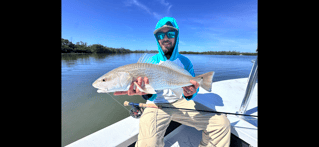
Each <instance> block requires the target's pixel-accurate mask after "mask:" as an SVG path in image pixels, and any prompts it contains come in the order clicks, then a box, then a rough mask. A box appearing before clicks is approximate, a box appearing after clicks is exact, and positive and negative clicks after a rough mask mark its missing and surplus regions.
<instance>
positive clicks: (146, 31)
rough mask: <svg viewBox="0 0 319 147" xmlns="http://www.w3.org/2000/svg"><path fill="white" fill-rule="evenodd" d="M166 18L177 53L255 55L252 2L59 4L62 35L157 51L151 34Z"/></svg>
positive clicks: (94, 0) (91, 0)
mask: <svg viewBox="0 0 319 147" xmlns="http://www.w3.org/2000/svg"><path fill="white" fill-rule="evenodd" d="M165 16H169V17H174V18H175V19H176V22H177V24H178V26H179V29H180V36H179V39H180V40H179V51H197V52H203V51H235V50H236V51H240V52H255V51H256V48H257V0H240V1H239V0H196V1H194V0H183V1H180V0H179V1H177V0H103V1H102V0H62V14H61V17H62V18H61V19H62V20H61V23H62V28H61V29H62V30H61V31H62V32H61V35H62V36H61V37H62V38H64V39H68V40H71V39H72V41H73V42H74V43H75V42H79V41H83V42H87V44H88V45H92V44H97V43H99V44H102V45H104V46H108V47H115V48H120V47H124V48H126V49H130V50H146V49H147V50H157V44H156V39H155V37H154V35H153V31H154V30H155V26H156V23H157V22H158V21H159V19H161V18H162V17H165Z"/></svg>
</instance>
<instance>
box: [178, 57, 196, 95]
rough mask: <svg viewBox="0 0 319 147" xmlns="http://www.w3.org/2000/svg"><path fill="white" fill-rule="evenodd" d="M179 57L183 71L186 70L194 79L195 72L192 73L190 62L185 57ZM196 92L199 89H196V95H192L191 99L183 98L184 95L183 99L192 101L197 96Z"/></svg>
mask: <svg viewBox="0 0 319 147" xmlns="http://www.w3.org/2000/svg"><path fill="white" fill-rule="evenodd" d="M180 56H181V57H180V60H181V62H182V63H183V65H184V69H185V70H187V71H188V72H189V73H190V74H191V75H192V76H193V77H195V72H194V68H193V64H192V62H191V61H190V60H189V59H188V58H186V57H185V56H182V55H180ZM198 91H199V87H198V88H197V90H196V93H194V94H193V96H192V97H189V98H186V97H185V96H184V94H183V97H184V98H185V99H186V100H188V101H189V100H192V99H193V98H194V97H195V96H196V95H197V93H198Z"/></svg>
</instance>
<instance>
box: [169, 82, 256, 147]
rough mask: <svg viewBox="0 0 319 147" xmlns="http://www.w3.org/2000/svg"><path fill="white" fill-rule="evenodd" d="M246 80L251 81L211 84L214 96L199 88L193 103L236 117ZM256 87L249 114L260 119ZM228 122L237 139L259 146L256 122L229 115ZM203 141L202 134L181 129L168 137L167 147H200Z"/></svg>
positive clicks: (248, 108)
mask: <svg viewBox="0 0 319 147" xmlns="http://www.w3.org/2000/svg"><path fill="white" fill-rule="evenodd" d="M247 80H248V78H241V79H233V80H225V81H219V82H214V83H213V84H212V92H207V91H205V90H203V89H201V88H200V90H199V93H198V94H197V96H196V97H195V98H194V99H193V100H194V101H196V102H199V103H201V104H203V105H205V106H206V107H209V108H211V109H214V110H216V111H222V112H231V113H236V111H238V110H239V108H240V106H241V103H242V100H243V98H244V95H245V90H246V86H247V82H248V81H247ZM257 87H258V83H256V87H255V88H254V91H253V93H252V97H251V100H250V102H249V104H248V107H247V111H246V114H250V115H258V106H257ZM227 118H228V119H229V121H230V124H231V126H232V127H231V132H232V134H234V135H236V136H237V137H239V138H240V139H242V140H244V141H245V142H247V143H248V144H250V145H251V146H253V147H256V146H257V139H258V137H257V130H258V128H257V127H258V123H257V120H258V119H257V118H255V117H245V119H246V120H243V119H241V118H240V117H239V116H235V115H227ZM247 121H248V122H250V123H248V122H247ZM201 138H202V133H201V131H197V130H196V129H195V128H192V127H188V126H185V125H181V126H179V127H178V128H177V129H175V130H174V131H173V132H171V133H170V134H168V135H167V136H166V137H165V139H164V141H165V147H179V146H181V147H184V146H198V144H199V143H200V141H201Z"/></svg>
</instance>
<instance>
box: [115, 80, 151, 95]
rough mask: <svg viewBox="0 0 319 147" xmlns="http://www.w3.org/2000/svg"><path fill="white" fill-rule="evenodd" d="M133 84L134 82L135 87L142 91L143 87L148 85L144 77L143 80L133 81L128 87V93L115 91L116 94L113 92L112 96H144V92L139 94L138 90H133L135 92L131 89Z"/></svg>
mask: <svg viewBox="0 0 319 147" xmlns="http://www.w3.org/2000/svg"><path fill="white" fill-rule="evenodd" d="M134 82H136V83H137V85H139V86H140V87H141V88H142V89H144V87H145V86H144V85H145V84H149V83H150V82H149V80H148V78H147V77H144V78H142V77H138V78H137V79H136V80H135V81H133V82H132V83H131V86H130V88H129V90H128V91H116V92H114V94H113V95H115V96H116V95H125V94H127V95H129V96H132V95H145V94H147V93H145V92H141V91H140V90H139V89H138V88H135V90H134V89H133V88H134ZM142 82H144V84H143V86H142Z"/></svg>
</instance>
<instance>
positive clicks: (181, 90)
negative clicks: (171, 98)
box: [171, 88, 183, 98]
mask: <svg viewBox="0 0 319 147" xmlns="http://www.w3.org/2000/svg"><path fill="white" fill-rule="evenodd" d="M171 90H172V91H173V92H174V94H175V95H176V96H177V97H178V98H181V97H182V94H183V88H175V89H171Z"/></svg>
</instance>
